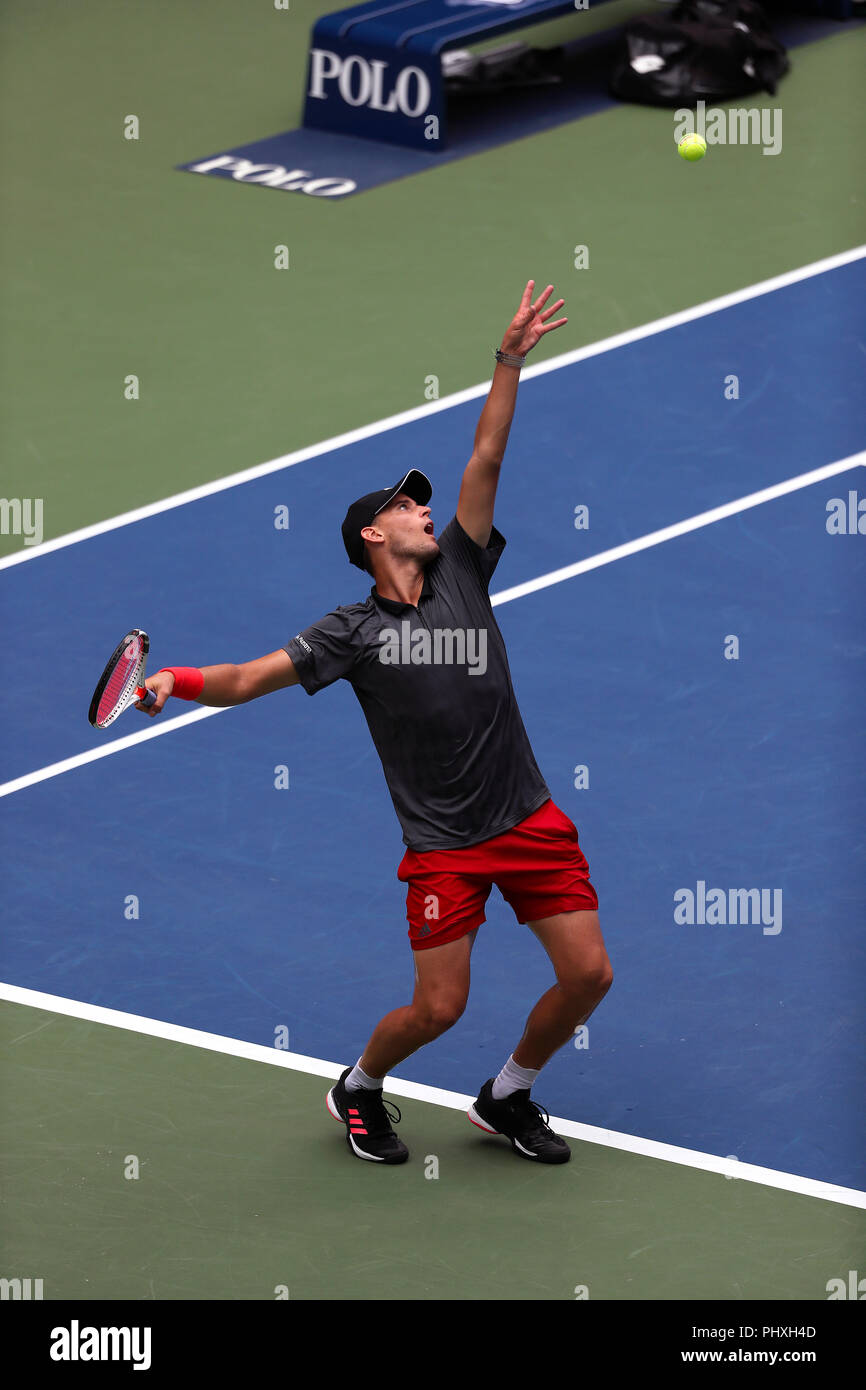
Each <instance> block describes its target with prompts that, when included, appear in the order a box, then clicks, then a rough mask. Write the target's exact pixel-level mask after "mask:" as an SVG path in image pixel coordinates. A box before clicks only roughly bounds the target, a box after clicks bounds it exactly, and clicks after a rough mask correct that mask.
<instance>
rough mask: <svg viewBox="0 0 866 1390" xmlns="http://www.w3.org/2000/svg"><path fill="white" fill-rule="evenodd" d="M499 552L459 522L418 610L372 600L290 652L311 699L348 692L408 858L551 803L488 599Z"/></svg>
mask: <svg viewBox="0 0 866 1390" xmlns="http://www.w3.org/2000/svg"><path fill="white" fill-rule="evenodd" d="M504 548H505V537H504V536H503V535H502V534H501V533H500V532H499V531H497V530H496V528H495V527H494V528H493V530H492V532H491V535H490V540H489V542H488V543H487V545H486V547H484V548H483V549H482V547H481V546H480V545H476V543H475V542H474V541H473V540H472V539H471V538H470V537H469V536H468V535H467V534H466V532H465V531H464V530H463V528H462V526H461V525H460V523H459V521H458V520H457V518H456V516H455V517H454V518H453V519H452V520H451V521H450V522H449V523H448V525H447V526H446V527H445V530H444V531H443V532H442V535H441V536H440V537H439V554H438V555H437V556H436V558H435V559H434V560H432V561H431V562H430V564H429V565H428V566H427V569H426V571H425V576H424V587H423V589H422V591H421V596H420V598H419V600H418V607H417V608H414V607H413V606H412V605H411V604H408V603H395V602H394V601H393V600H391V599H386V598H383V597H382V596H381V595H380V594H377V592H376V589H375V588H373V589H372V590H371V591H370V597H369V598H368V599H366V601H365V602H364V603H350V604H347V605H346V606H345V607H340V608H335V609H334V611H333V612H332V613H327V614H326V615H325V617H324V618H322V619H321V620H320V621H319V622H317V623H314V624H313V626H312V627H308V628H305V629H304V630H303V632H299V633H298V635H297V636H296V637H293V638H292V639H291V641H289V642H287V643H286V648H285V650H286V651H287V652H288V654H289V656H290V657H291V659H292V661H293V663H294V665H295V667H296V669H297V672H298V677H299V679H300V682H301V685H302V686H303V687H304V689H305V690H306V692H307V694H308V695H315V694H316V692H317V691H319V690H323V689H324V687H325V686H327V685H331V684H333V682H334V681H336V680H339V679H341V678H342V679H343V680H347V681H348V682H349V684H350V685H351V686H352V689H353V690H354V692H355V694H356V695H357V697H358V700H359V701H360V704H361V708H362V710H363V711H364V716H365V718H366V720H367V724H368V726H369V729H370V733H371V734H372V736H373V742H374V743H375V745H376V750H377V752H378V754H379V757H380V758H381V760H382V767H383V770H384V773H385V780H386V782H387V784H388V790H389V791H390V793H391V799H392V801H393V802H394V809H395V810H396V812H397V817H398V819H399V821H400V824H401V826H402V827H403V841H404V843H405V844H406V845H408V846H409V848H410V849H414V850H434V849H459V848H461V847H463V846H466V845H475V844H478V843H479V842H480V841H481V840H489V839H491V838H492V836H494V835H500V834H502V832H503V831H505V830H510V829H511V827H512V826H514V825H517V823H518V822H519V821H521V820H523V819H524V818H525V817H526V816H528V815H531V813H532V812H533V811H535V810H537V809H538V807H539V806H541V805H543V803H544V802H545V801H547V800H548V799H549V797H550V792H549V791H548V789H547V786H546V785H545V782H544V778H543V777H542V775H541V773H540V772H539V770H538V765H537V763H536V761H535V758H534V757H533V754H532V749H531V747H530V744H529V739H528V737H527V734H526V730H525V729H524V727H523V720H522V719H521V717H520V711H519V709H518V708H517V700H516V699H515V695H514V689H513V687H512V684H511V673H510V671H509V669H508V658H507V656H506V653H505V643H504V641H503V639H502V634H501V632H500V631H499V628H498V627H497V625H496V621H495V619H494V617H493V609H492V607H491V604H490V597H489V594H488V585H489V583H490V579H491V577H492V575H493V572H494V570H495V569H496V566H497V564H498V562H499V557H500V555H501V554H502V551H503V550H504Z"/></svg>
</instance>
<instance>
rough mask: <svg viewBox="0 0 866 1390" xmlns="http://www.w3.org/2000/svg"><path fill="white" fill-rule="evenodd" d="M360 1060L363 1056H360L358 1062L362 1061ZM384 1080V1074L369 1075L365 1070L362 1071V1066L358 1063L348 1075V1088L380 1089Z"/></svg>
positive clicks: (348, 1089) (352, 1089) (360, 1089)
mask: <svg viewBox="0 0 866 1390" xmlns="http://www.w3.org/2000/svg"><path fill="white" fill-rule="evenodd" d="M360 1060H361V1058H360V1057H359V1058H358V1062H360ZM384 1080H385V1078H384V1076H378V1077H377V1076H368V1075H367V1073H366V1072H365V1071H361V1068H360V1067H359V1066H358V1065H357V1063H356V1064H355V1066H354V1067H353V1068H352V1070H351V1071H350V1072H349V1075H348V1076H347V1077H346V1090H347V1091H380V1090H381V1089H382V1082H383V1081H384Z"/></svg>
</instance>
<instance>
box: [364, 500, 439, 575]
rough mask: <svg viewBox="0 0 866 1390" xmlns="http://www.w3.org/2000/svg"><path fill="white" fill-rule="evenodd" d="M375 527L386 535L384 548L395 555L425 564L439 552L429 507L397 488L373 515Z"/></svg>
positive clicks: (398, 557) (395, 556)
mask: <svg viewBox="0 0 866 1390" xmlns="http://www.w3.org/2000/svg"><path fill="white" fill-rule="evenodd" d="M374 525H375V526H376V528H377V529H378V530H379V531H381V532H382V534H383V535H384V536H385V548H386V551H387V553H388V554H389V555H393V556H394V558H395V559H413V560H419V561H420V562H421V564H427V563H428V562H429V561H430V560H432V559H433V558H434V557H435V556H436V555H438V554H439V542H438V541H437V540H436V536H435V533H434V530H433V521H432V519H431V516H430V508H429V507H428V506H424V507H422V506H421V505H420V503H418V502H413V500H412V498H411V497H408V496H407V495H406V493H405V492H398V493H397V496H396V497H393V498H392V499H391V501H390V502H389V503H388V505H387V507H385V509H384V511H381V512H380V513H379V515H378V516H377V517H376V520H375V522H374Z"/></svg>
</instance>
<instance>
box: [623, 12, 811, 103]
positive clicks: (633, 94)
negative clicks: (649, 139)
mask: <svg viewBox="0 0 866 1390" xmlns="http://www.w3.org/2000/svg"><path fill="white" fill-rule="evenodd" d="M790 66H791V65H790V63H789V61H788V56H787V53H786V52H785V49H784V48H783V46H782V45H781V44H780V43H779V41H778V39H776V38H774V37H773V35H772V33H771V32H770V27H769V23H768V20H767V16H766V14H765V13H764V11H763V9H762V8H761V6H760V5H757V4H755V3H754V2H753V0H681V3H680V4H678V5H675V6H674V8H673V9H672V10H671V11H670V12H669V13H668V14H663V15H648V16H646V17H644V18H641V19H633V20H631V21H630V23H628V24H626V26H625V28H624V30H623V34H622V38H621V40H620V51H619V52H618V54H617V57H616V61H615V64H614V68H613V71H612V73H611V76H610V88H611V91H612V92H613V95H614V96H616V97H619V98H620V100H621V101H636V102H642V103H645V104H647V105H650V106H689V105H694V103H695V102H696V101H699V100H701V99H703V100H705V101H714V100H722V101H723V100H724V99H725V98H726V97H739V96H745V95H747V94H748V93H750V92H761V91H764V92H770V93H775V90H776V83H777V82H778V80H779V78H780V77H784V75H785V73H786V72H788V70H789V68H790Z"/></svg>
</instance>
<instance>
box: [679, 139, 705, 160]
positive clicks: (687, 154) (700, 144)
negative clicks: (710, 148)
mask: <svg viewBox="0 0 866 1390" xmlns="http://www.w3.org/2000/svg"><path fill="white" fill-rule="evenodd" d="M677 149H678V150H679V152H680V154H681V155H682V157H683V159H688V160H689V161H690V162H691V161H693V160H695V159H703V157H704V155H705V154H706V152H707V142H706V140H704V139H703V137H702V136H700V135H697V134H695V133H692V134H691V135H684V136H683V138H682V140H681V141H680V143H679V144H678V145H677Z"/></svg>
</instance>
